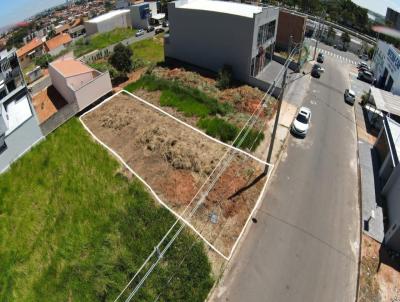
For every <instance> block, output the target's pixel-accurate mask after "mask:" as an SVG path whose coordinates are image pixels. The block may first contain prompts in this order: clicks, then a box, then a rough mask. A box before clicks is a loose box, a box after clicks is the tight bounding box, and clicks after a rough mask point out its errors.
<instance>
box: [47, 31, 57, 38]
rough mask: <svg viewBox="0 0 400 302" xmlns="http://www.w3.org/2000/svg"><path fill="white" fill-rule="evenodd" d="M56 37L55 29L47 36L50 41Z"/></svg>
mask: <svg viewBox="0 0 400 302" xmlns="http://www.w3.org/2000/svg"><path fill="white" fill-rule="evenodd" d="M55 36H56V31H55V30H54V29H52V30H50V31H49V33H48V34H47V37H48V38H49V39H51V38H53V37H55Z"/></svg>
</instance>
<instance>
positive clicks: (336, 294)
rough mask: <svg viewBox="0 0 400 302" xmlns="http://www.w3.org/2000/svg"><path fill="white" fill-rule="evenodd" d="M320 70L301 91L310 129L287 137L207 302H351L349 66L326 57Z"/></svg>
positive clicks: (354, 199) (355, 212) (354, 248)
mask: <svg viewBox="0 0 400 302" xmlns="http://www.w3.org/2000/svg"><path fill="white" fill-rule="evenodd" d="M323 65H324V68H325V69H326V72H325V74H323V75H322V76H321V78H320V79H314V78H311V79H310V82H309V85H308V87H307V91H306V92H305V93H304V95H305V97H304V101H303V105H304V106H307V107H309V108H310V109H311V110H312V121H311V128H310V132H309V133H308V135H307V137H306V138H305V139H298V138H294V137H290V138H289V143H288V148H287V150H286V152H285V154H284V155H283V158H282V161H281V163H280V164H279V166H278V168H277V170H276V172H275V174H274V176H273V177H272V179H271V183H270V187H269V189H268V191H267V193H266V196H265V198H264V200H263V203H262V205H261V207H260V209H259V211H258V213H257V214H256V219H257V222H256V223H253V224H252V225H251V227H250V230H249V232H248V234H247V237H246V238H245V239H244V241H243V242H242V244H241V247H240V249H239V250H238V252H237V253H236V255H235V257H234V258H233V259H232V261H231V264H230V267H229V268H228V271H227V273H226V275H225V276H224V279H223V281H222V282H221V283H220V286H219V287H218V288H217V290H216V291H215V293H214V295H213V297H212V299H211V300H212V301H230V302H243V301H246V302H253V301H254V302H256V301H257V302H260V301H271V302H280V301H282V302H288V301H307V302H312V301H315V302H317V301H318V302H320V301H324V302H330V301H332V302H340V301H346V302H347V301H349V302H353V301H354V300H355V294H356V284H357V261H358V247H359V208H358V180H357V157H356V152H357V149H356V143H357V141H356V132H355V125H354V113H353V107H351V106H349V105H347V104H346V103H345V102H344V100H343V92H344V90H345V88H347V87H349V76H348V71H349V70H350V68H351V67H350V65H346V64H338V62H337V60H336V59H335V58H333V57H326V60H325V63H324V64H323ZM307 76H308V77H310V76H309V75H307ZM292 85H296V84H295V82H294V83H292ZM302 86H304V85H303V84H302ZM289 90H290V89H289ZM292 90H293V88H292ZM291 94H292V95H296V94H293V93H291ZM285 99H287V97H286V98H285ZM287 100H288V99H287ZM288 101H290V102H293V103H294V104H296V105H299V103H301V101H299V99H292V100H288Z"/></svg>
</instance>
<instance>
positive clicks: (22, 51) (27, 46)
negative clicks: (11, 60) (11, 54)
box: [17, 38, 43, 57]
mask: <svg viewBox="0 0 400 302" xmlns="http://www.w3.org/2000/svg"><path fill="white" fill-rule="evenodd" d="M42 45H43V41H42V40H41V39H39V38H33V39H32V41H30V42H29V43H27V44H25V45H24V46H22V47H21V48H20V49H18V50H17V56H18V57H21V56H23V55H25V54H27V53H29V52H31V51H32V50H34V49H35V48H38V47H40V46H42Z"/></svg>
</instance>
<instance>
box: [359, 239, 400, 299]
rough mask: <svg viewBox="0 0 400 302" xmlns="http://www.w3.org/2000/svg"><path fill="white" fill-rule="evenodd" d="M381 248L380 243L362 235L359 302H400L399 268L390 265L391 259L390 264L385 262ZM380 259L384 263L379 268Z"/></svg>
mask: <svg viewBox="0 0 400 302" xmlns="http://www.w3.org/2000/svg"><path fill="white" fill-rule="evenodd" d="M380 247H381V245H380V244H379V243H378V242H376V241H375V240H373V239H371V238H370V237H368V236H367V235H365V234H363V235H362V248H361V272H360V293H359V299H358V301H359V302H371V301H373V302H378V301H382V302H399V301H400V271H399V270H398V268H399V267H397V269H396V267H395V265H392V263H390V262H392V261H391V259H388V260H390V261H389V262H388V261H386V260H385V259H387V257H385V254H384V253H382V251H380ZM380 259H381V260H382V259H383V262H381V264H380V266H379V262H380ZM395 261H396V260H395ZM395 261H394V262H395ZM397 261H398V260H397ZM397 266H399V264H398V263H397ZM378 268H379V270H378Z"/></svg>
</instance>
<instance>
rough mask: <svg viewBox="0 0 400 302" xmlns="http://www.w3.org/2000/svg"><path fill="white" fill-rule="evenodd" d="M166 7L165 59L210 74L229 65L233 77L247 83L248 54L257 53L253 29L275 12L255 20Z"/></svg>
mask: <svg viewBox="0 0 400 302" xmlns="http://www.w3.org/2000/svg"><path fill="white" fill-rule="evenodd" d="M175 5H176V4H175V3H174V2H172V3H169V4H168V16H169V26H170V34H169V37H167V38H166V39H165V42H166V43H165V44H164V45H165V46H164V47H165V56H166V57H170V58H174V59H178V60H181V61H183V62H187V63H190V64H193V65H197V66H199V67H202V68H205V69H209V70H212V71H215V72H217V71H219V70H220V69H221V68H222V67H223V66H224V65H225V64H228V65H231V66H232V69H233V76H234V77H235V78H236V79H238V80H241V81H244V82H247V81H248V79H249V75H250V64H251V58H252V53H253V52H254V53H257V51H258V47H257V46H256V43H257V30H255V28H256V29H258V26H259V24H260V23H262V22H263V23H266V22H267V20H266V19H265V18H267V17H268V19H269V18H271V19H272V18H276V17H277V15H278V11H277V10H276V13H275V14H274V13H272V12H271V11H270V10H268V12H263V13H261V14H258V15H256V18H246V17H242V16H237V15H231V14H224V13H218V12H211V11H203V10H189V9H180V8H175Z"/></svg>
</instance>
